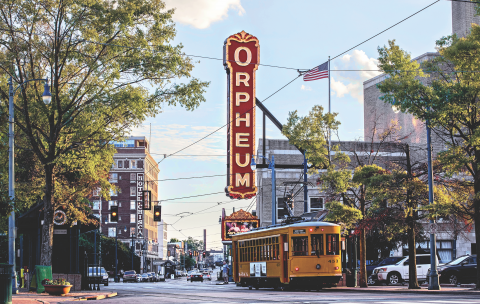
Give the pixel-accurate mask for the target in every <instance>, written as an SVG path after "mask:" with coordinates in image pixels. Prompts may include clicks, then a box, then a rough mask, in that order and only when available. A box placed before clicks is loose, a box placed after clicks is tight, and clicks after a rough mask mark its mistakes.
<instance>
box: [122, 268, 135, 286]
mask: <svg viewBox="0 0 480 304" xmlns="http://www.w3.org/2000/svg"><path fill="white" fill-rule="evenodd" d="M136 281H137V272H136V271H135V270H127V271H125V273H124V274H123V282H124V283H126V282H136Z"/></svg>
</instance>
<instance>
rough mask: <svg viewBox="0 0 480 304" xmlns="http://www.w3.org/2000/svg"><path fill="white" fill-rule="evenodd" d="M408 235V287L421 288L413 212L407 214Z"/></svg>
mask: <svg viewBox="0 0 480 304" xmlns="http://www.w3.org/2000/svg"><path fill="white" fill-rule="evenodd" d="M407 225H408V228H407V235H408V257H409V261H410V263H409V264H408V272H409V276H408V289H420V286H419V285H418V279H417V261H416V256H417V249H416V248H415V220H414V218H413V216H411V214H409V215H408V216H407Z"/></svg>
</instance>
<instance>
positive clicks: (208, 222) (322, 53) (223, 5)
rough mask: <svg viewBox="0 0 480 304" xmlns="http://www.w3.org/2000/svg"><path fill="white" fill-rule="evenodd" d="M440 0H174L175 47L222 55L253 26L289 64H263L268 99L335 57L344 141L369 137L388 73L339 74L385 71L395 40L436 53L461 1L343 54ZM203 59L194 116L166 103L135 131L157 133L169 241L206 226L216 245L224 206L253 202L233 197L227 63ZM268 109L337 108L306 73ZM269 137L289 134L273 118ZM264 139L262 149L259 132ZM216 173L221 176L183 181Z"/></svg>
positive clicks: (268, 54) (265, 54) (197, 71)
mask: <svg viewBox="0 0 480 304" xmlns="http://www.w3.org/2000/svg"><path fill="white" fill-rule="evenodd" d="M433 2H434V1H433V0H388V1H385V0H364V1H355V0H344V1H326V0H298V1H291V0H275V1H273V0H166V1H165V3H166V5H167V8H176V12H175V14H174V17H173V20H174V21H175V23H176V29H177V36H176V39H175V41H174V44H182V45H183V47H184V48H183V49H184V52H185V54H189V55H196V56H206V57H213V58H218V59H221V58H222V57H223V43H224V41H225V39H226V38H227V37H228V36H230V35H232V34H236V33H238V32H241V31H242V30H244V31H246V32H247V33H249V34H251V35H254V36H256V37H257V38H258V39H259V42H260V63H261V64H266V65H275V66H280V67H286V68H273V67H267V66H260V67H259V69H258V70H257V74H256V80H257V83H256V89H257V93H256V94H257V96H256V97H257V98H258V99H259V100H261V101H264V100H265V99H266V98H267V97H268V96H270V95H271V94H273V93H274V92H275V91H277V90H278V89H280V88H281V87H282V86H284V85H285V84H287V83H288V82H290V81H291V80H293V79H294V78H296V77H297V76H298V73H297V71H296V70H297V69H311V68H313V67H315V66H318V65H320V64H322V63H324V62H325V61H327V60H328V57H329V56H330V57H331V58H335V59H333V60H332V61H331V69H332V72H331V107H332V112H336V113H338V116H337V118H338V120H340V122H341V126H340V130H339V137H340V140H356V139H360V140H361V139H362V136H363V82H364V81H365V80H367V79H370V78H372V77H374V76H376V75H378V74H379V73H378V72H376V71H354V72H342V71H338V72H336V71H335V70H376V69H378V67H377V59H376V58H378V50H377V49H378V47H383V46H385V45H387V44H388V41H389V40H396V43H397V44H398V45H399V46H400V47H401V48H402V49H404V50H406V51H407V52H409V53H410V54H411V55H412V58H414V57H416V56H419V55H421V54H423V53H426V52H433V51H435V41H436V40H438V39H439V38H441V37H442V36H446V35H450V34H451V32H452V21H451V19H452V16H451V15H452V13H451V6H452V4H451V2H450V1H446V0H441V1H439V2H437V3H435V4H434V5H432V6H431V7H429V8H427V9H425V10H424V11H422V12H420V13H418V14H417V15H415V16H413V17H411V18H410V19H408V20H406V21H404V22H402V23H400V24H399V25H396V26H395V27H393V28H392V29H390V30H388V31H386V32H384V33H382V34H380V35H378V36H377V37H375V38H373V39H371V40H369V41H368V42H366V43H364V44H362V45H360V46H358V47H355V48H354V49H353V50H351V51H348V52H347V53H345V54H343V55H341V56H338V55H339V54H342V53H343V52H345V51H347V50H349V49H350V48H352V47H354V46H356V45H357V44H359V43H361V42H362V41H364V40H366V39H368V38H370V37H372V36H374V35H376V34H378V33H380V32H382V31H383V30H385V29H387V28H389V27H391V26H392V25H394V24H396V23H397V22H399V21H401V20H403V19H405V18H406V17H408V16H410V15H412V14H414V13H415V12H417V11H419V10H421V9H422V8H424V7H426V6H428V5H430V4H432V3H433ZM337 56H338V57H337ZM193 59H194V60H195V68H194V70H193V72H192V76H193V77H197V78H199V79H201V80H202V81H209V82H210V86H209V87H208V89H207V91H206V93H205V98H206V102H205V103H202V104H201V105H200V106H199V107H198V108H197V109H196V110H194V111H192V112H189V111H186V110H185V109H184V108H182V107H169V106H165V107H164V109H163V112H162V113H161V114H159V115H157V116H156V117H152V118H149V119H147V120H146V121H145V122H144V124H143V125H142V126H141V127H139V128H137V129H135V130H132V135H134V136H146V137H147V138H150V133H151V140H150V142H151V149H150V152H151V154H152V156H153V157H154V158H155V160H156V161H158V162H159V168H160V174H159V180H160V181H159V199H160V200H165V201H163V202H162V203H161V205H162V213H163V214H162V218H163V219H164V220H165V222H166V223H167V224H169V226H168V238H169V239H170V238H178V239H181V240H183V239H187V237H189V236H191V237H194V238H196V239H199V240H201V239H203V229H206V230H207V249H208V250H210V249H220V248H221V246H222V243H221V235H220V234H221V225H220V224H219V222H218V220H219V216H220V215H221V212H222V208H225V210H226V213H227V215H230V214H231V213H232V212H233V208H235V210H236V211H238V210H239V209H244V210H246V209H247V208H248V206H249V205H250V203H251V202H252V200H251V199H250V200H230V199H229V198H228V197H226V196H225V194H224V189H225V186H226V170H227V168H226V164H227V163H226V156H225V155H226V146H227V138H226V129H225V128H221V127H222V126H224V125H225V124H226V123H227V100H226V96H227V78H226V73H225V70H224V68H223V63H222V60H210V59H199V58H193ZM287 68H288V69H287ZM178 81H179V82H181V81H186V79H179V80H178ZM264 105H265V106H266V107H267V108H268V109H269V110H270V112H272V113H273V115H274V116H275V117H276V118H277V119H278V120H279V121H280V122H281V123H285V122H286V119H287V117H288V114H289V112H292V111H295V110H296V111H298V113H299V115H301V116H305V115H307V114H308V112H309V110H311V109H312V107H313V106H315V105H321V106H323V107H324V108H325V109H326V110H327V109H328V80H327V79H322V80H317V81H310V82H303V80H302V78H299V79H297V80H295V81H294V82H293V83H291V84H290V85H288V86H287V87H285V88H284V89H283V90H281V91H279V92H278V93H276V94H275V95H273V96H271V97H270V98H268V99H267V100H265V101H264ZM260 114H261V111H260V110H258V111H257V122H256V123H257V126H256V128H257V131H256V134H261V132H262V124H261V117H262V116H261V115H260ZM219 128H220V130H218V129H219ZM216 130H218V131H217V132H215V133H214V134H212V135H211V136H209V137H207V138H206V139H204V140H201V141H200V142H198V143H197V144H195V145H193V146H191V147H189V148H187V149H185V150H183V151H181V152H180V153H178V154H177V155H175V156H171V157H168V156H167V158H165V159H164V154H167V155H169V154H172V153H175V152H177V151H178V150H180V149H183V148H185V147H186V146H188V145H190V144H192V143H194V142H195V141H197V140H199V139H201V138H202V137H204V136H206V135H208V134H210V133H212V132H214V131H216ZM266 133H267V138H270V139H284V137H283V136H282V135H281V133H280V132H279V131H278V129H276V127H275V126H274V125H273V124H272V123H269V122H267V127H266ZM256 142H257V145H258V138H257V139H256ZM187 155H189V156H187ZM191 155H202V156H191ZM204 155H205V156H204ZM211 175H220V176H215V177H204V178H196V179H179V178H189V177H200V176H211ZM166 179H176V180H166ZM162 180H165V181H162ZM212 193H220V194H212ZM191 196H197V197H191ZM184 197H185V198H184ZM188 197H190V198H188ZM251 209H255V206H254V205H253V208H252V207H250V209H249V210H251Z"/></svg>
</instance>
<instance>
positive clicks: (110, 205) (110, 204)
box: [108, 201, 118, 210]
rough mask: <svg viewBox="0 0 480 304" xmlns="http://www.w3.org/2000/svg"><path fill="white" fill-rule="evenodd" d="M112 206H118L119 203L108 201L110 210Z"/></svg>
mask: <svg viewBox="0 0 480 304" xmlns="http://www.w3.org/2000/svg"><path fill="white" fill-rule="evenodd" d="M112 206H118V202H117V201H108V210H110V209H111V208H110V207H112Z"/></svg>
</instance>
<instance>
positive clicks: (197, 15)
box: [164, 0, 245, 29]
mask: <svg viewBox="0 0 480 304" xmlns="http://www.w3.org/2000/svg"><path fill="white" fill-rule="evenodd" d="M164 1H165V4H166V6H167V8H168V9H170V8H176V10H175V14H174V15H173V20H174V21H176V22H179V23H182V24H187V25H191V26H193V27H196V28H198V29H205V28H208V27H209V26H210V24H212V23H213V22H217V21H221V20H224V19H225V18H227V17H228V11H229V10H234V11H237V12H238V15H239V16H242V15H243V14H244V13H245V9H244V8H243V7H242V4H241V3H240V2H241V0H164Z"/></svg>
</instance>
